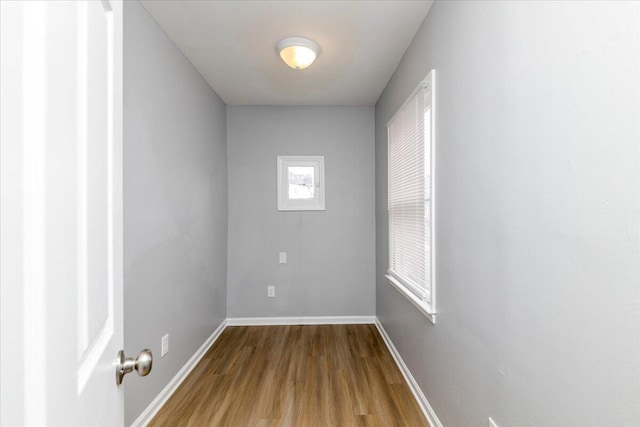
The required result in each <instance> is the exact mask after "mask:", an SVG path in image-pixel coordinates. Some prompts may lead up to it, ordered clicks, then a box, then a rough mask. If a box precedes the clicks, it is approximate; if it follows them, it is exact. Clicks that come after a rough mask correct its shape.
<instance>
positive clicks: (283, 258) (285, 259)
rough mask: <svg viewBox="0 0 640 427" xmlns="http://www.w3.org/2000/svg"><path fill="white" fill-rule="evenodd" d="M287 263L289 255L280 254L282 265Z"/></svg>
mask: <svg viewBox="0 0 640 427" xmlns="http://www.w3.org/2000/svg"><path fill="white" fill-rule="evenodd" d="M286 263H287V253H286V252H280V264H286Z"/></svg>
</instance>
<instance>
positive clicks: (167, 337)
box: [162, 334, 169, 357]
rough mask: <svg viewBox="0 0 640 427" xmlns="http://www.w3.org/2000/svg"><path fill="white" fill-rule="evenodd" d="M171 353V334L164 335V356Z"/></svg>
mask: <svg viewBox="0 0 640 427" xmlns="http://www.w3.org/2000/svg"><path fill="white" fill-rule="evenodd" d="M167 353H169V334H167V335H165V336H163V337H162V357H164V355H165V354H167Z"/></svg>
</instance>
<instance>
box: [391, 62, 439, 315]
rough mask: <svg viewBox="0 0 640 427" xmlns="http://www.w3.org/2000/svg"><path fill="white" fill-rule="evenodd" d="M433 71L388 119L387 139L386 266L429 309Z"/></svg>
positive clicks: (431, 289) (431, 292) (431, 294)
mask: <svg viewBox="0 0 640 427" xmlns="http://www.w3.org/2000/svg"><path fill="white" fill-rule="evenodd" d="M433 75H434V72H433V71H432V72H431V73H430V74H429V76H427V78H426V79H425V80H423V81H422V82H421V84H420V86H418V88H417V89H416V90H415V91H414V92H413V94H412V95H411V96H410V97H409V99H408V100H407V101H406V102H405V103H404V104H403V106H402V107H401V108H400V110H398V112H397V113H396V114H395V116H394V117H393V118H392V119H391V121H390V122H389V124H388V125H387V128H388V139H389V172H388V173H389V176H388V179H389V205H388V209H389V271H388V274H389V276H391V279H395V280H396V281H397V282H399V283H400V284H401V285H403V286H404V287H405V288H407V290H408V291H410V292H411V293H412V294H413V295H414V296H415V297H416V298H417V299H419V300H420V301H422V302H423V303H424V304H425V305H426V306H427V307H428V308H430V309H433V306H434V302H435V300H434V298H435V292H434V287H433V275H432V238H431V235H432V185H431V182H432V179H431V174H432V161H431V159H432V136H433V132H432V126H431V124H432V117H433V116H432V107H431V106H432V99H433V97H432V95H433Z"/></svg>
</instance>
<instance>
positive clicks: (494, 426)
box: [487, 417, 498, 427]
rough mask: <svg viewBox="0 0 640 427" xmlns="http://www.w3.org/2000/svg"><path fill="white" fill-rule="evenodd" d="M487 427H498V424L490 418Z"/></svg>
mask: <svg viewBox="0 0 640 427" xmlns="http://www.w3.org/2000/svg"><path fill="white" fill-rule="evenodd" d="M487 427H498V424H496V422H495V421H493V420H492V419H491V417H489V422H488V423H487Z"/></svg>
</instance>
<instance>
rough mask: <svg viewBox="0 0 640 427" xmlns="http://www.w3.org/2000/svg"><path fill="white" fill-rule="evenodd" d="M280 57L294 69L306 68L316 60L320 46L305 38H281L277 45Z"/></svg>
mask: <svg viewBox="0 0 640 427" xmlns="http://www.w3.org/2000/svg"><path fill="white" fill-rule="evenodd" d="M276 51H277V52H278V55H280V58H282V60H283V61H284V63H285V64H287V65H288V66H289V67H291V68H293V69H294V70H304V69H305V68H307V67H308V66H309V65H311V64H313V61H315V60H316V57H317V56H318V52H319V51H320V46H318V44H317V43H315V42H313V41H311V40H308V39H303V38H298V37H292V38H288V39H284V40H280V41H279V42H278V44H277V45H276Z"/></svg>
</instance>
